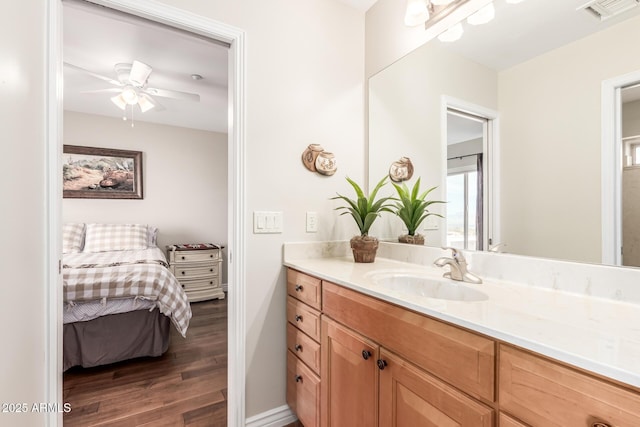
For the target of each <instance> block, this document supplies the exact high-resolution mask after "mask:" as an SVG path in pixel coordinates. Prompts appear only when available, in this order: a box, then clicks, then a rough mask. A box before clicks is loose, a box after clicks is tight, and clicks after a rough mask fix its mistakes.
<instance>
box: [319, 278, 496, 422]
mask: <svg viewBox="0 0 640 427" xmlns="http://www.w3.org/2000/svg"><path fill="white" fill-rule="evenodd" d="M322 289H323V294H322V300H323V315H322V321H321V323H322V334H321V335H322V345H321V352H322V356H321V360H322V363H321V371H322V387H321V389H322V399H321V408H322V411H321V416H320V419H321V423H322V426H324V427H329V426H332V427H341V426H363V427H370V426H397V427H403V426H406V427H413V426H434V427H435V426H438V427H441V426H448V425H451V426H460V427H492V426H493V425H494V415H493V413H494V411H493V409H492V408H491V407H489V406H486V405H484V404H482V403H480V402H479V401H477V400H475V399H473V398H471V397H469V396H467V395H465V394H464V393H462V392H460V391H459V390H457V389H456V388H454V387H452V386H451V385H450V384H447V383H446V382H445V381H443V380H441V379H439V378H437V377H436V376H434V375H432V374H430V373H429V372H428V368H427V367H425V365H424V364H423V365H419V366H416V365H415V364H414V363H412V362H410V361H409V360H408V359H407V356H400V355H398V354H397V353H400V352H404V353H405V354H409V355H410V356H408V357H414V359H419V360H427V363H426V365H429V366H432V367H433V368H434V369H436V370H437V371H438V373H439V374H440V375H443V376H444V377H450V378H447V379H449V380H451V379H453V380H454V381H461V378H462V377H461V376H460V373H461V372H462V375H463V376H464V375H467V374H468V373H469V372H472V374H471V375H472V378H468V379H466V382H467V383H468V384H470V387H471V389H473V388H475V387H476V385H477V384H478V383H480V384H482V383H484V382H488V383H490V384H491V386H493V379H492V377H493V364H492V363H490V364H489V365H488V366H487V372H481V371H478V370H477V367H478V366H479V365H483V364H482V362H480V363H479V362H478V360H482V359H483V358H484V357H483V356H479V355H478V345H477V344H478V342H477V341H475V340H474V339H470V340H467V339H463V338H462V337H461V336H460V334H459V333H458V332H462V333H464V334H468V333H467V332H466V331H462V330H458V328H452V330H447V331H446V332H448V334H442V332H443V331H442V330H441V329H440V328H441V327H442V326H447V327H448V325H444V324H442V323H441V322H437V321H433V320H432V319H427V318H426V317H425V316H422V315H419V314H416V313H413V312H410V311H408V310H404V309H400V308H398V307H396V306H393V305H391V304H387V303H384V302H381V301H379V300H376V299H374V298H371V297H368V296H365V295H362V294H360V293H358V292H354V291H351V290H349V289H346V288H344V287H341V286H338V285H335V284H333V283H329V282H323V284H322ZM380 304H382V305H380ZM396 310H398V311H396ZM380 314H384V315H385V316H387V317H385V319H384V320H381V321H380V323H377V322H378V321H379V320H380V319H379V318H378V316H379V315H380ZM414 316H416V317H414ZM425 321H428V322H427V323H424V322H425ZM338 322H340V323H342V324H340V323H338ZM431 322H434V323H431ZM407 330H408V331H407ZM407 333H409V334H410V335H411V336H413V338H414V339H412V340H411V341H405V340H406V339H407V335H406V334H407ZM469 335H472V334H469ZM374 337H375V338H374ZM396 337H399V339H400V340H401V341H402V343H399V342H398V341H397V340H396ZM474 337H476V336H473V337H467V338H474ZM467 341H471V343H472V344H464V345H463V343H465V342H467ZM487 341H488V343H489V344H492V342H491V341H490V340H487ZM486 344H487V343H485V342H484V341H483V342H482V345H480V348H483V349H484V350H487V349H488V351H489V353H490V356H489V359H492V357H493V353H492V352H493V348H494V346H493V345H488V346H487V345H486ZM387 347H389V348H387ZM432 347H435V348H436V349H437V350H436V351H433V350H432ZM436 352H437V353H439V356H436V354H435V353H436ZM461 353H462V354H461ZM417 354H422V355H423V356H424V355H425V354H426V355H428V356H427V357H426V358H425V357H419V356H417V357H416V355H417ZM459 361H462V363H464V365H456V363H457V362H459ZM485 377H486V378H485ZM489 377H491V378H489ZM466 392H467V393H468V392H469V391H466ZM488 395H490V396H491V397H493V390H489V391H488Z"/></svg>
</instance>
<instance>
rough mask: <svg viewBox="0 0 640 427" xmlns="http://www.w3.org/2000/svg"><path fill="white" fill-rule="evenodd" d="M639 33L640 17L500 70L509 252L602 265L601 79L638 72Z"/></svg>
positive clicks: (505, 225)
mask: <svg viewBox="0 0 640 427" xmlns="http://www.w3.org/2000/svg"><path fill="white" fill-rule="evenodd" d="M638 37H640V17H636V18H632V19H629V20H627V21H625V22H623V23H621V24H618V25H616V26H615V27H613V28H610V29H607V30H604V31H601V32H599V33H596V34H594V35H592V36H589V37H586V38H584V39H581V40H579V41H576V42H574V43H571V44H569V45H567V46H564V47H562V48H559V49H556V50H554V51H552V52H549V53H547V54H545V55H542V56H540V57H537V58H535V59H533V60H531V61H528V62H525V63H523V64H520V65H518V66H515V67H513V68H511V69H509V70H506V71H504V72H502V73H500V75H499V90H500V93H499V109H500V115H501V119H502V120H501V130H502V132H501V141H500V143H501V156H502V159H501V167H502V176H501V183H502V185H501V187H500V192H501V200H502V237H501V240H502V241H503V242H505V243H507V244H508V245H509V252H513V253H518V254H524V255H533V256H545V257H551V258H562V259H572V260H580V261H587V262H600V260H601V214H600V213H601V200H600V191H601V181H600V180H601V177H600V171H601V165H600V162H601V157H600V150H601V143H600V131H601V126H600V120H601V97H600V90H601V84H602V81H603V80H606V79H610V78H613V77H616V76H620V75H623V74H626V73H629V72H631V71H635V70H638V69H640V57H639V56H638V55H632V54H628V55H621V54H620V52H633V51H634V50H635V49H637V46H636V41H637V40H638ZM612 46H615V48H612ZM594 58H597V63H598V66H597V67H594V66H593V64H594ZM541 93H542V94H544V96H542V97H541V96H540V94H541ZM531 118H534V120H531ZM523 159H524V160H523ZM604 191H606V189H604Z"/></svg>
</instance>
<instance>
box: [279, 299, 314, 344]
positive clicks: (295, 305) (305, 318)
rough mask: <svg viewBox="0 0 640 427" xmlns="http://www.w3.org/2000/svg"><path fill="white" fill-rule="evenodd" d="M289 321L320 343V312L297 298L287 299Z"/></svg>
mask: <svg viewBox="0 0 640 427" xmlns="http://www.w3.org/2000/svg"><path fill="white" fill-rule="evenodd" d="M287 321H289V323H291V324H292V325H294V326H295V327H296V328H298V329H300V330H301V331H302V332H304V333H305V334H307V335H309V336H310V337H311V338H313V339H314V340H316V341H320V312H318V311H316V310H314V309H313V308H311V307H309V306H308V305H306V304H305V303H302V302H300V301H298V300H296V299H295V298H291V297H287Z"/></svg>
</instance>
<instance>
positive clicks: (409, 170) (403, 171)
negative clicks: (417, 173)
mask: <svg viewBox="0 0 640 427" xmlns="http://www.w3.org/2000/svg"><path fill="white" fill-rule="evenodd" d="M412 176H413V163H411V160H410V159H409V158H408V157H401V158H400V160H398V161H395V162H393V163H391V167H390V168H389V178H391V181H393V182H402V181H407V180H410V179H411V177H412Z"/></svg>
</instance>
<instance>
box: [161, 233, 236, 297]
mask: <svg viewBox="0 0 640 427" xmlns="http://www.w3.org/2000/svg"><path fill="white" fill-rule="evenodd" d="M222 248H224V246H219V245H215V244H213V243H188V244H175V245H169V246H167V258H169V269H170V270H171V272H172V273H173V274H174V275H175V276H176V278H177V279H178V281H179V282H180V284H181V285H182V287H183V288H184V290H185V292H186V294H187V297H188V298H189V301H191V302H196V301H204V300H209V299H223V298H224V292H223V291H222V284H221V283H220V276H221V274H222Z"/></svg>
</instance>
